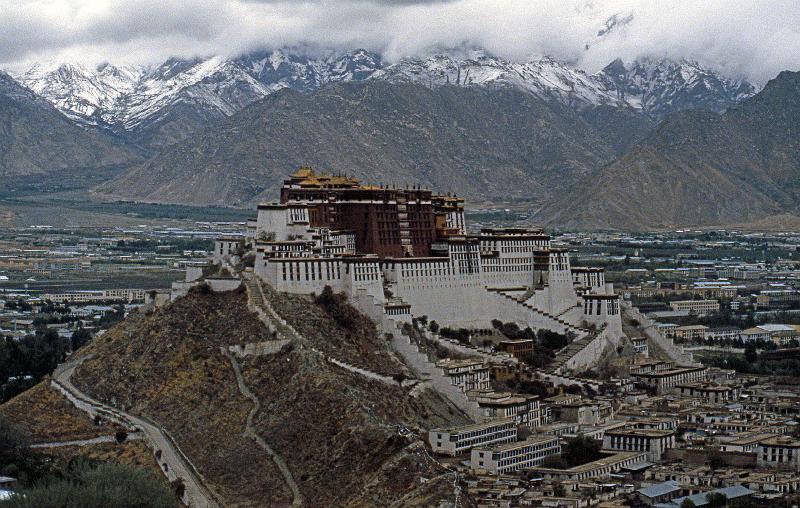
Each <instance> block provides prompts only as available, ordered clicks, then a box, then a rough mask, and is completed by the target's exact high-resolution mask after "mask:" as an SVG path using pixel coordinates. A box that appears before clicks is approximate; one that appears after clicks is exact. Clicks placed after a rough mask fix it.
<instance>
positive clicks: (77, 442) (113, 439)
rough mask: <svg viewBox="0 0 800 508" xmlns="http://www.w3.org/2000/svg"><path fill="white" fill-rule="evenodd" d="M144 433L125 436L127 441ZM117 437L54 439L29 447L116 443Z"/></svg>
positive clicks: (133, 439) (140, 437) (139, 437)
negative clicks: (72, 439)
mask: <svg viewBox="0 0 800 508" xmlns="http://www.w3.org/2000/svg"><path fill="white" fill-rule="evenodd" d="M142 438H143V436H142V434H140V433H138V432H136V433H133V434H128V436H127V437H126V438H125V441H123V442H128V441H135V440H137V439H142ZM116 442H117V437H116V436H98V437H94V438H92V439H77V440H75V441H53V442H48V443H35V444H32V445H30V446H29V447H28V448H60V447H62V446H89V445H96V444H101V443H116Z"/></svg>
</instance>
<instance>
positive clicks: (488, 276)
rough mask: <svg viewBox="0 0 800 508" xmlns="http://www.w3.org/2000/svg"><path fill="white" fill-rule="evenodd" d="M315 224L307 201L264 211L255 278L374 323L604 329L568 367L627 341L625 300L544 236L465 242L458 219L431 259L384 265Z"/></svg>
mask: <svg viewBox="0 0 800 508" xmlns="http://www.w3.org/2000/svg"><path fill="white" fill-rule="evenodd" d="M309 217H310V215H309V209H308V208H307V207H306V205H304V204H303V203H302V202H294V201H293V202H291V204H263V205H259V207H258V217H257V220H256V221H255V231H254V232H253V235H254V237H255V247H254V249H255V262H254V272H255V273H256V274H257V275H258V276H259V277H260V278H261V279H263V280H264V281H265V282H267V283H268V284H270V285H271V286H273V287H274V288H275V289H277V290H278V291H285V292H289V293H301V294H309V293H320V292H321V291H322V290H323V289H324V287H325V286H330V287H331V288H332V289H333V290H334V291H336V292H344V293H345V294H347V295H348V296H349V297H350V298H351V301H352V302H353V303H354V305H356V306H357V307H358V308H359V309H361V310H362V311H364V312H365V313H367V314H368V315H370V316H374V315H375V309H374V307H375V306H380V307H383V310H382V311H379V312H382V313H383V315H384V316H385V317H387V318H388V319H390V320H395V321H396V320H397V319H403V320H407V319H408V318H409V317H410V316H422V315H425V316H428V318H429V319H430V320H435V321H437V322H438V323H439V324H440V325H441V326H448V327H453V328H490V327H491V321H492V320H493V319H499V320H501V321H504V322H514V323H517V324H518V325H519V326H521V327H528V326H529V327H531V328H534V329H541V328H543V329H549V330H553V331H556V332H558V333H563V334H571V335H572V336H574V337H575V338H577V339H579V338H581V337H585V336H587V335H589V334H590V333H592V330H597V331H598V338H597V339H596V340H595V341H593V342H592V343H591V344H590V345H591V347H589V345H587V346H586V347H585V348H584V350H582V351H579V352H578V353H580V354H578V353H576V355H575V356H574V357H573V358H571V359H570V360H569V361H567V362H565V363H564V364H563V365H562V367H561V368H563V369H577V368H580V367H585V366H587V365H589V364H591V363H592V362H593V361H594V360H595V359H596V358H597V357H598V356H599V355H601V354H602V351H604V350H605V349H606V346H607V345H608V344H609V343H610V344H611V345H613V346H616V345H617V344H618V343H619V340H620V339H621V337H622V336H623V333H622V322H621V319H620V307H619V297H618V296H617V295H615V294H613V288H612V287H611V285H610V284H607V283H606V282H605V277H604V273H603V271H602V270H601V269H599V268H575V269H574V270H573V269H572V268H571V267H570V260H569V253H568V252H567V251H565V250H562V249H555V248H552V247H551V245H550V238H549V236H547V235H546V234H544V233H543V232H542V231H541V230H525V229H484V230H482V231H481V232H480V234H479V235H467V234H465V228H464V227H463V218H459V217H457V216H453V217H450V218H448V221H453V226H455V227H453V228H451V229H449V230H448V234H447V235H446V236H443V237H442V238H441V239H439V240H437V242H434V243H433V244H432V245H431V249H430V250H431V252H430V255H429V256H427V257H378V256H375V255H370V254H357V253H356V241H355V240H356V238H355V236H354V233H353V232H352V231H332V230H328V229H326V228H316V227H314V228H312V227H310V226H309V224H310V223H309ZM398 316H400V318H398ZM378 321H380V320H378ZM468 384H469V385H470V386H472V383H468ZM484 384H488V379H487V383H484ZM484 384H482V383H481V382H479V383H476V386H477V389H483V388H484ZM468 389H473V388H468Z"/></svg>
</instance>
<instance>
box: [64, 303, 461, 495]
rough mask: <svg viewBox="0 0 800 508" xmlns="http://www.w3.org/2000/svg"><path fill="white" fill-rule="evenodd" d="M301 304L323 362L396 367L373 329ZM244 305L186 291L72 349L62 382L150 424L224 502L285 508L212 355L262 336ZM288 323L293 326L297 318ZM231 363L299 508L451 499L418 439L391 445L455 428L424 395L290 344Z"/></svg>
mask: <svg viewBox="0 0 800 508" xmlns="http://www.w3.org/2000/svg"><path fill="white" fill-rule="evenodd" d="M273 296H274V297H276V298H278V299H280V298H284V297H285V296H284V295H278V294H275V295H273ZM271 299H273V298H271ZM287 301H290V302H291V301H294V300H293V299H292V298H287ZM307 303H309V304H310V305H309V308H311V309H312V310H311V315H310V316H306V317H307V318H308V319H310V320H311V321H309V323H316V325H315V326H318V327H319V329H320V330H322V331H324V333H326V334H329V335H330V336H331V337H334V340H335V341H339V342H338V347H337V349H336V351H337V352H342V351H344V350H346V349H347V347H351V348H353V349H354V350H358V348H364V347H366V346H365V344H367V343H369V344H372V345H374V347H375V348H376V350H379V351H381V354H380V355H373V359H372V360H368V361H367V362H366V363H362V365H364V366H366V367H376V368H377V367H380V366H383V367H385V368H386V369H387V370H386V371H387V372H388V371H390V370H392V371H395V372H396V371H402V369H403V367H402V365H401V364H399V363H398V362H397V360H395V359H394V358H393V357H392V356H391V355H390V354H389V353H388V350H387V348H386V343H385V341H381V339H379V338H378V337H377V335H376V334H375V331H374V327H373V328H372V330H371V331H370V329H369V327H366V326H364V327H361V326H359V327H356V328H353V329H350V330H346V329H343V328H342V327H341V325H339V324H338V323H337V322H336V321H335V320H333V319H332V318H328V319H327V320H326V319H325V315H326V313H325V310H324V309H322V308H321V307H319V306H316V305H315V304H313V303H311V302H310V301H308V302H307ZM246 305H247V295H246V293H245V292H244V291H233V292H229V293H204V292H202V291H193V292H191V293H190V294H189V296H187V297H185V298H182V299H179V300H177V301H175V302H174V303H172V304H171V305H169V306H167V307H166V308H164V309H160V310H158V311H155V312H153V313H150V314H149V315H140V316H136V317H131V318H128V319H127V320H126V321H124V322H123V323H121V324H120V325H118V326H117V327H116V328H114V329H112V330H110V331H109V332H108V333H106V334H105V335H103V336H102V337H100V338H98V339H97V340H96V341H95V342H94V343H93V344H91V345H90V346H88V347H87V348H86V354H89V355H92V356H90V357H89V358H88V359H87V360H86V361H85V362H84V363H83V365H82V366H81V367H79V369H78V370H77V371H76V374H75V376H73V381H74V382H75V384H76V385H77V386H78V387H79V388H80V389H82V390H84V391H86V392H87V393H89V394H91V395H92V396H94V397H96V398H98V399H100V400H103V401H106V402H109V403H116V405H117V406H119V407H122V408H125V409H126V410H127V411H129V412H131V413H135V414H140V415H144V416H146V417H149V418H151V419H152V420H154V421H156V422H158V423H159V424H160V425H162V426H164V427H165V428H166V429H167V430H168V431H169V432H170V433H171V434H172V435H173V436H174V437H175V439H176V441H177V442H178V443H179V445H180V446H181V449H182V450H183V451H184V452H185V453H186V454H187V455H188V456H189V458H190V459H191V460H192V461H193V462H194V464H195V466H196V467H197V468H198V470H199V471H200V472H201V474H202V475H203V476H204V477H205V478H206V480H207V481H208V482H209V484H210V486H211V488H212V489H214V490H215V491H216V492H217V493H219V494H220V495H221V496H222V497H223V498H225V499H226V500H227V501H228V502H229V503H230V504H231V505H233V506H286V505H288V504H290V502H291V500H292V496H291V493H290V491H289V489H288V488H287V485H286V483H285V481H284V479H283V477H282V476H281V474H280V471H279V470H278V468H277V467H276V466H275V465H274V463H273V462H272V461H271V460H270V458H269V456H268V455H267V454H266V452H264V451H263V450H262V449H261V448H259V447H258V446H256V444H255V443H254V442H253V441H252V440H250V439H249V438H248V437H246V436H245V435H244V434H243V433H244V430H245V425H246V423H245V422H246V418H247V414H248V412H249V411H250V409H251V408H252V407H253V405H252V402H251V401H250V400H248V399H247V398H245V397H244V396H242V395H241V394H240V392H239V390H238V387H237V384H236V379H235V375H234V370H233V368H232V365H231V362H230V360H229V359H228V358H227V357H226V356H225V355H223V354H222V352H221V351H220V347H223V346H229V345H233V344H243V343H249V342H259V341H264V340H269V339H270V338H271V337H270V336H269V334H268V332H267V330H266V328H265V327H264V326H263V324H262V323H261V322H260V321H259V320H258V318H257V316H256V315H255V314H253V313H250V312H249V311H247V307H246ZM356 315H357V316H358V318H359V319H365V318H364V317H363V316H360V315H358V314H356ZM304 316H305V315H304ZM288 320H289V322H290V323H291V324H292V325H293V326H295V327H296V328H297V329H298V330H306V329H307V326H308V323H306V322H305V321H304V319H302V318H296V319H288ZM363 324H364V323H362V325H363ZM301 333H303V332H301ZM321 338H322V337H320V336H317V339H316V340H321ZM309 340H310V339H309ZM376 359H379V360H376ZM342 361H346V362H348V363H351V362H354V359H353V358H352V357H350V358H342ZM238 362H239V363H240V364H241V368H242V371H243V375H244V378H245V381H246V383H247V385H248V386H249V388H250V390H251V391H252V392H254V393H255V395H256V396H257V397H258V398H259V401H260V403H261V411H260V412H259V413H258V414H256V417H255V421H254V425H255V427H256V430H257V431H258V434H259V435H260V436H261V437H262V438H263V439H264V440H265V441H266V442H267V443H268V444H269V446H271V447H272V448H273V449H274V450H275V452H276V453H278V454H279V455H280V456H282V457H283V459H284V460H285V461H286V463H287V465H288V467H289V469H290V471H291V472H292V474H293V476H294V479H295V481H296V482H297V484H298V485H299V487H300V490H301V492H302V495H303V498H304V500H305V501H306V505H308V506H385V505H388V504H391V502H392V501H394V500H400V502H399V503H398V504H399V505H400V506H404V505H418V504H419V503H422V504H425V505H427V504H434V505H435V504H438V500H440V499H449V498H451V497H452V495H453V490H452V476H449V477H448V476H447V475H446V471H445V470H444V469H443V468H441V466H439V465H438V464H436V463H435V462H434V461H433V460H432V459H430V457H429V456H428V455H427V453H426V452H425V451H424V449H420V447H419V444H420V443H419V440H418V439H416V438H414V437H413V435H412V437H405V436H406V435H408V431H407V430H405V429H416V430H417V432H418V433H419V432H420V429H422V428H428V427H429V426H436V425H443V424H448V423H455V422H461V421H463V419H462V418H463V417H461V416H459V415H458V414H457V412H456V411H455V410H453V409H451V408H450V407H449V406H448V405H447V404H446V403H445V402H444V401H442V400H441V399H440V398H439V397H438V396H437V395H435V394H434V393H432V392H430V391H427V390H422V391H421V395H420V396H418V397H411V396H410V395H409V391H410V389H409V388H402V387H400V386H399V385H397V386H390V385H388V384H385V383H381V382H378V381H374V380H369V379H367V378H364V377H362V376H361V375H359V374H355V373H351V372H349V371H347V370H344V369H342V368H341V367H338V366H335V365H333V364H331V363H329V362H328V361H326V360H325V359H324V358H323V357H322V356H321V355H320V354H319V353H316V352H314V351H312V350H310V349H309V348H308V347H304V346H298V345H295V346H294V347H292V348H288V349H287V350H284V352H282V353H279V354H276V355H268V356H261V357H256V358H253V357H248V358H246V359H240V360H239V361H238ZM354 363H355V362H354ZM395 369H397V370H395ZM418 435H419V434H418ZM423 478H424V479H427V480H430V479H432V478H436V480H435V481H428V482H425V483H423Z"/></svg>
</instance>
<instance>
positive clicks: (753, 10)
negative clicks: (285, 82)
mask: <svg viewBox="0 0 800 508" xmlns="http://www.w3.org/2000/svg"><path fill="white" fill-rule="evenodd" d="M609 20H611V22H609ZM614 22H616V23H614ZM799 27H800V3H798V2H796V1H793V0H749V1H747V2H741V1H738V0H704V1H702V2H654V1H652V0H399V1H398V0H296V1H291V0H91V1H88V0H13V1H4V2H0V64H2V65H4V66H9V65H20V64H22V63H26V62H31V61H40V60H47V61H84V62H86V63H97V62H101V61H111V62H115V63H156V62H158V61H162V60H164V59H166V58H168V57H170V56H178V57H195V56H207V55H211V54H222V55H233V54H237V53H241V52H246V51H250V50H256V49H269V48H277V47H283V46H296V45H305V46H310V47H317V48H332V49H353V48H357V47H362V48H366V49H370V50H373V51H377V52H380V53H382V54H383V55H384V56H385V57H386V58H388V59H390V60H392V59H398V58H401V57H403V56H409V55H419V54H425V53H429V52H430V51H432V50H435V49H436V48H450V47H461V46H480V47H484V48H485V49H487V50H488V51H489V52H491V53H495V54H498V55H500V56H503V57H506V58H510V59H514V60H525V59H528V58H532V57H538V56H544V55H549V56H552V57H554V58H558V59H561V60H566V61H570V62H573V63H575V64H577V65H580V66H582V67H583V68H585V69H586V70H587V71H590V72H593V71H597V70H598V69H600V68H601V67H602V66H603V65H605V64H607V63H608V62H610V61H611V60H613V59H614V58H617V57H621V58H623V59H624V60H626V61H630V60H633V59H635V58H637V57H641V56H651V57H659V56H671V57H686V58H691V59H696V60H699V61H700V62H701V63H704V64H706V65H710V66H712V67H717V68H721V69H722V70H725V71H727V72H728V73H730V74H732V75H742V76H745V77H748V78H750V79H753V80H756V81H759V82H764V81H765V80H767V79H769V78H771V77H773V76H774V75H775V74H777V73H778V72H779V71H780V70H783V69H792V70H797V69H800V51H798V49H800V28H799ZM601 34H602V35H601Z"/></svg>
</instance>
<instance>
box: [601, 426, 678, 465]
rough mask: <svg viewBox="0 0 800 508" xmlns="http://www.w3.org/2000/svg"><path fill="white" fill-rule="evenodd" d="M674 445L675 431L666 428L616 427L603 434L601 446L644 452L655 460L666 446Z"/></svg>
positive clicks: (671, 446)
mask: <svg viewBox="0 0 800 508" xmlns="http://www.w3.org/2000/svg"><path fill="white" fill-rule="evenodd" d="M674 447H675V432H674V431H672V430H666V429H636V428H627V429H617V430H610V431H607V432H606V433H605V435H604V436H603V448H604V449H606V450H614V451H624V452H645V453H647V457H648V459H647V460H650V461H652V462H657V461H659V460H661V456H662V455H663V454H664V452H665V451H666V450H667V449H668V448H674Z"/></svg>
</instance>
